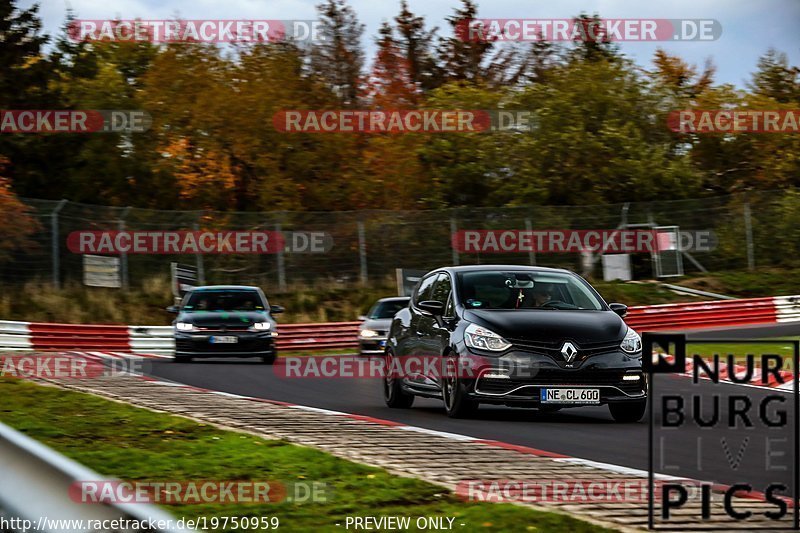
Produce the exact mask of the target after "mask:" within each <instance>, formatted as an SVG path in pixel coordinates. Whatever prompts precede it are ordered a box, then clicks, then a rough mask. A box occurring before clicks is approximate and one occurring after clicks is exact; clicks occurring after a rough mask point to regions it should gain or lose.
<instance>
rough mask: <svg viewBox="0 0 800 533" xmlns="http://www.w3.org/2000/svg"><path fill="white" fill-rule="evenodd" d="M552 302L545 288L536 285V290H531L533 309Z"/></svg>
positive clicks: (548, 291)
mask: <svg viewBox="0 0 800 533" xmlns="http://www.w3.org/2000/svg"><path fill="white" fill-rule="evenodd" d="M552 300H553V297H552V295H551V294H550V290H549V289H548V288H547V287H543V286H542V285H537V286H536V288H535V289H533V301H534V306H535V307H544V306H545V305H547V304H548V303H549V302H550V301H552Z"/></svg>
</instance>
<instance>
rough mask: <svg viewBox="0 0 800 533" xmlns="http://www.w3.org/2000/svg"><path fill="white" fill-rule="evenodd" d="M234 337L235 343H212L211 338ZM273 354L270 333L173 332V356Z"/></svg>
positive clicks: (273, 338)
mask: <svg viewBox="0 0 800 533" xmlns="http://www.w3.org/2000/svg"><path fill="white" fill-rule="evenodd" d="M221 336H222V337H236V339H237V341H236V342H235V343H224V344H223V343H212V342H211V337H221ZM274 354H275V336H274V335H273V334H272V332H270V331H260V332H251V331H202V332H175V355H177V356H191V357H252V356H270V355H274Z"/></svg>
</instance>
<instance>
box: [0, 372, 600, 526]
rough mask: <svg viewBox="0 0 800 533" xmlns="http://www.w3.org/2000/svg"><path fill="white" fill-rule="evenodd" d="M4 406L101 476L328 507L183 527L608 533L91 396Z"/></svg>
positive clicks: (54, 395) (206, 508)
mask: <svg viewBox="0 0 800 533" xmlns="http://www.w3.org/2000/svg"><path fill="white" fill-rule="evenodd" d="M0 398H2V401H0V421H2V422H3V423H6V424H8V425H10V426H12V427H14V428H16V429H18V430H20V431H22V432H24V433H26V434H27V435H29V436H31V437H32V438H34V439H36V440H39V441H40V442H42V443H44V444H46V445H48V446H50V447H52V448H54V449H55V450H57V451H59V452H60V453H62V454H64V455H66V456H68V457H70V458H72V459H74V460H76V461H78V462H80V463H83V464H84V465H86V466H88V467H89V468H91V469H93V470H95V471H96V472H98V473H100V474H102V475H105V476H110V477H115V478H120V479H125V480H148V481H153V480H162V481H166V480H172V481H175V480H177V481H192V480H197V481H199V480H239V481H241V480H252V481H279V482H282V483H284V484H287V485H289V484H291V483H295V482H299V481H305V482H322V483H325V484H326V495H327V496H328V501H326V502H318V503H297V502H281V503H271V504H266V505H264V504H252V503H250V504H236V505H231V504H227V505H218V504H202V505H181V506H177V505H169V506H165V507H166V508H167V510H168V511H169V512H171V513H172V514H173V515H174V516H175V517H177V518H182V517H184V518H196V517H201V516H205V517H209V518H210V517H226V516H227V517H231V516H237V517H261V516H269V517H271V516H277V517H278V518H279V519H280V524H281V525H280V530H285V531H293V532H294V531H301V532H302V531H342V530H343V529H344V527H337V526H336V525H335V524H337V523H341V524H344V520H345V518H346V517H347V516H395V515H399V516H411V517H418V516H444V517H455V521H454V524H455V525H456V526H455V529H461V530H462V531H515V532H517V531H565V532H566V531H569V532H588V531H608V530H604V529H602V528H599V527H596V526H593V525H591V524H588V523H586V522H583V521H580V520H577V519H574V518H571V517H569V516H566V515H561V514H555V513H546V512H540V511H536V510H533V509H526V508H523V507H520V506H515V505H510V504H493V503H473V502H464V501H462V500H460V499H458V498H456V497H455V496H454V495H452V494H451V493H449V492H448V491H446V490H445V489H442V488H441V487H437V486H435V485H432V484H429V483H426V482H423V481H419V480H416V479H410V478H404V477H399V476H394V475H391V474H388V473H387V472H385V471H383V470H380V469H377V468H372V467H367V466H364V465H360V464H357V463H353V462H350V461H346V460H344V459H339V458H336V457H334V456H332V455H329V454H326V453H323V452H321V451H317V450H313V449H311V448H305V447H302V446H296V445H292V444H287V443H285V442H281V441H267V440H264V439H261V438H258V437H255V436H251V435H243V434H241V433H236V432H230V431H222V430H219V429H217V428H214V427H212V426H209V425H205V424H199V423H197V422H194V421H191V420H188V419H185V418H180V417H176V416H171V415H166V414H162V413H155V412H153V411H149V410H147V409H142V408H138V407H133V406H129V405H125V404H121V403H117V402H112V401H109V400H105V399H102V398H98V397H96V396H92V395H88V394H83V393H78V392H72V391H65V390H61V389H57V388H53V387H45V386H40V385H36V384H33V383H29V382H25V381H21V380H16V379H9V378H0ZM462 523H463V524H464V527H458V525H459V524H462ZM412 524H413V520H412ZM409 531H416V529H409Z"/></svg>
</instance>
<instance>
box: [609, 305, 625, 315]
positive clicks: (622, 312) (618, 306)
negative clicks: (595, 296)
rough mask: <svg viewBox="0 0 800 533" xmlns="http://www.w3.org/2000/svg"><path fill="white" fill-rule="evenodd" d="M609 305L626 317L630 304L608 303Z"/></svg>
mask: <svg viewBox="0 0 800 533" xmlns="http://www.w3.org/2000/svg"><path fill="white" fill-rule="evenodd" d="M608 306H609V307H610V308H611V310H612V311H614V312H615V313H617V314H618V315H619V316H621V317H622V318H625V315H627V314H628V306H627V305H625V304H608Z"/></svg>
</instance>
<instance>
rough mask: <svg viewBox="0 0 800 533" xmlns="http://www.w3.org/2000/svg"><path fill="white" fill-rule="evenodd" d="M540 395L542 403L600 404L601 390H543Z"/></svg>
mask: <svg viewBox="0 0 800 533" xmlns="http://www.w3.org/2000/svg"><path fill="white" fill-rule="evenodd" d="M539 395H540V396H539V399H540V401H541V402H542V403H579V404H589V405H591V404H599V403H600V389H541V390H540V392H539Z"/></svg>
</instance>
